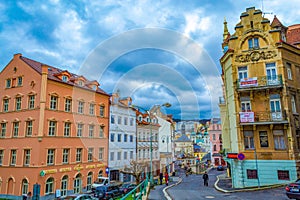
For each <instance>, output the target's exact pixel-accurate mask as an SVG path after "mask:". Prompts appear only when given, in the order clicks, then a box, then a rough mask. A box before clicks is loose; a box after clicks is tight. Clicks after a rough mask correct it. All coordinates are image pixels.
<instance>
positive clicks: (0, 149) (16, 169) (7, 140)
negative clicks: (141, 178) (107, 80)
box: [0, 54, 110, 199]
mask: <svg viewBox="0 0 300 200" xmlns="http://www.w3.org/2000/svg"><path fill="white" fill-rule="evenodd" d="M0 80H1V81H0V99H1V105H0V116H1V118H0V120H1V121H0V123H1V124H0V129H1V131H0V134H1V135H0V194H2V195H0V196H5V197H11V196H21V195H22V194H26V193H27V192H31V193H33V194H34V195H35V193H34V192H36V191H40V195H41V198H40V199H54V196H55V195H54V194H55V193H56V192H59V193H60V195H61V196H65V195H67V194H69V193H80V192H83V191H88V190H90V189H91V184H92V183H93V181H94V180H95V179H96V177H97V176H98V175H105V169H106V167H107V165H108V163H107V153H108V139H107V138H108V128H109V97H110V96H109V95H108V94H107V93H105V92H104V91H103V90H101V89H100V88H99V83H98V82H97V81H89V80H87V79H86V78H85V77H83V76H79V75H76V74H73V73H70V72H68V71H66V70H61V69H58V68H55V67H52V66H48V65H45V64H42V63H40V62H37V61H34V60H32V59H29V58H26V57H23V56H22V55H21V54H15V55H14V57H13V59H12V60H11V61H10V62H9V63H8V65H7V66H6V67H5V68H4V69H3V70H2V72H1V73H0ZM34 185H36V186H37V187H36V188H39V190H36V191H35V190H34Z"/></svg>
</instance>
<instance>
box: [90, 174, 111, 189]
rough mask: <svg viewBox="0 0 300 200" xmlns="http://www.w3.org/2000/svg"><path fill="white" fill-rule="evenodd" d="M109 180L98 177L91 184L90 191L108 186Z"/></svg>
mask: <svg viewBox="0 0 300 200" xmlns="http://www.w3.org/2000/svg"><path fill="white" fill-rule="evenodd" d="M109 183H110V182H109V178H108V177H104V176H98V178H97V180H96V181H95V182H94V183H93V184H92V190H93V189H95V188H96V187H99V186H104V185H109Z"/></svg>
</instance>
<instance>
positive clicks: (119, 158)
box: [117, 152, 121, 160]
mask: <svg viewBox="0 0 300 200" xmlns="http://www.w3.org/2000/svg"><path fill="white" fill-rule="evenodd" d="M117 159H118V160H121V152H118V154H117Z"/></svg>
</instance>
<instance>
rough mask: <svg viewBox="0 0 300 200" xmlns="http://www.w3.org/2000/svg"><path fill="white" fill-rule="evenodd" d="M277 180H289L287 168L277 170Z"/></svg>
mask: <svg viewBox="0 0 300 200" xmlns="http://www.w3.org/2000/svg"><path fill="white" fill-rule="evenodd" d="M277 176H278V180H290V173H289V171H288V170H277Z"/></svg>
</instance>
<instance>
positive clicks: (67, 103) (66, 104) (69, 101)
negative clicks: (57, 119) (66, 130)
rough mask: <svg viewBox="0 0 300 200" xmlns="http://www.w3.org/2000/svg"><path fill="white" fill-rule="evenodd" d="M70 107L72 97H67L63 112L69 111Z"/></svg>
mask: <svg viewBox="0 0 300 200" xmlns="http://www.w3.org/2000/svg"><path fill="white" fill-rule="evenodd" d="M71 108H72V99H69V98H67V99H66V100H65V112H71Z"/></svg>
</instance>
